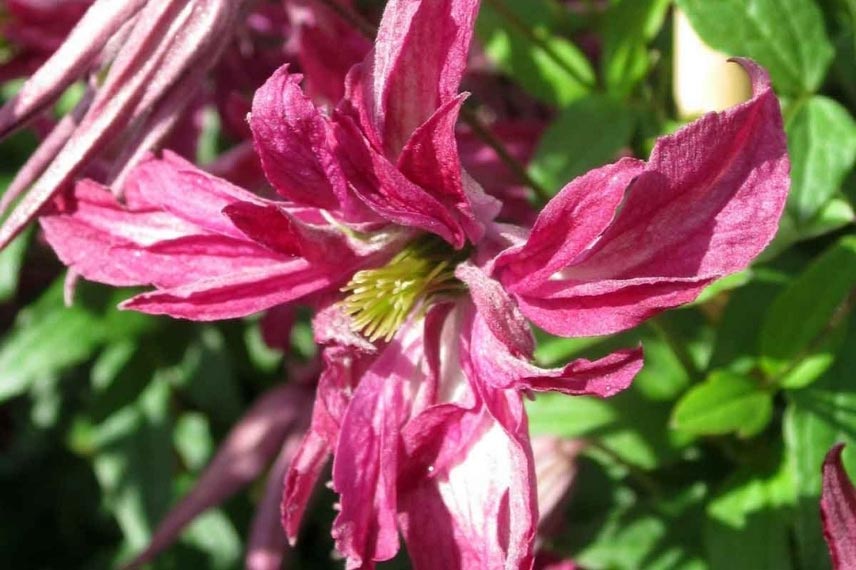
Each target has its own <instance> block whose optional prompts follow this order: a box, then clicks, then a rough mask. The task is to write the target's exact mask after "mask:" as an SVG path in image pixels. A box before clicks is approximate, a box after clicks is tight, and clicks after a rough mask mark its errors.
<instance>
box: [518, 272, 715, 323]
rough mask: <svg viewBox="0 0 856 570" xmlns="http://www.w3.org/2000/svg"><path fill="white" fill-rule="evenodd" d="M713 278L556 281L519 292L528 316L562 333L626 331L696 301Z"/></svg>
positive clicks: (521, 306)
mask: <svg viewBox="0 0 856 570" xmlns="http://www.w3.org/2000/svg"><path fill="white" fill-rule="evenodd" d="M712 281H713V278H710V277H708V278H701V277H697V278H692V277H691V278H683V279H680V278H669V279H664V278H651V277H647V278H636V279H623V280H604V281H594V282H590V283H586V282H583V283H578V282H575V281H570V282H568V281H559V280H551V281H547V282H545V283H543V284H542V285H540V286H539V287H537V288H535V289H533V290H531V291H528V292H527V293H526V294H520V295H517V296H516V297H517V303H518V305H519V306H520V310H521V311H522V312H523V314H524V315H526V316H527V317H529V318H530V319H531V320H532V321H533V322H534V323H535V324H537V325H538V326H539V327H541V328H543V329H544V330H546V331H548V332H551V333H553V334H556V335H560V336H570V337H576V336H597V335H605V334H611V333H614V332H616V331H622V330H627V329H630V328H633V327H634V326H636V325H638V324H639V323H640V322H642V321H644V320H645V319H647V318H649V317H652V316H654V315H656V314H657V313H659V312H661V311H663V310H664V309H668V308H671V307H676V306H679V305H683V304H685V303H689V302H691V301H693V300H694V299H695V298H696V297H697V296H698V293H699V291H700V290H701V289H703V288H704V287H706V286H707V285H709V284H710V283H711V282H712Z"/></svg>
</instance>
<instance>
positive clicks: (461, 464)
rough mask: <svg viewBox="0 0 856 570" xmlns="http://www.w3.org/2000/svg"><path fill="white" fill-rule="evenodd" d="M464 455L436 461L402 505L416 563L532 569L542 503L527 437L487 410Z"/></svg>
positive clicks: (456, 568) (427, 567)
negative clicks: (445, 464)
mask: <svg viewBox="0 0 856 570" xmlns="http://www.w3.org/2000/svg"><path fill="white" fill-rule="evenodd" d="M481 424H482V426H481V429H480V430H479V432H477V433H476V434H474V435H473V436H471V439H470V443H469V445H468V446H467V448H466V449H465V452H462V453H461V455H460V457H459V461H458V462H456V463H454V464H453V465H451V466H450V467H449V468H447V469H439V468H436V467H433V466H432V469H431V472H430V473H425V474H423V479H422V483H421V484H420V485H418V486H415V487H414V488H412V489H410V490H409V491H408V492H407V493H403V494H402V497H401V504H400V506H399V508H400V511H401V515H400V520H401V526H402V532H403V534H404V538H405V540H406V542H407V551H408V554H409V555H410V559H411V561H412V563H413V566H414V568H416V569H417V570H433V569H435V568H443V569H444V570H445V569H449V570H468V569H470V568H497V569H508V570H511V569H514V570H529V568H530V567H531V564H532V557H531V547H532V545H531V541H532V538H533V535H534V518H536V515H535V511H536V505H535V500H534V496H533V494H532V492H531V489H532V488H533V487H534V485H532V483H533V477H532V475H533V474H532V472H531V463H530V459H529V457H528V454H527V453H526V451H525V450H524V449H523V448H522V446H521V445H520V443H519V442H517V441H516V440H515V439H514V438H512V437H510V436H509V435H508V434H507V433H506V431H505V430H504V429H503V428H502V426H501V425H500V424H499V422H497V421H496V420H494V419H492V418H489V417H488V416H483V421H482V422H481Z"/></svg>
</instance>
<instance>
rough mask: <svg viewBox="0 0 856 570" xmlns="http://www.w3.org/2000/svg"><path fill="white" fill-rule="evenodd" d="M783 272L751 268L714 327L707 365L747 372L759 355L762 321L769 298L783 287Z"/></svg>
mask: <svg viewBox="0 0 856 570" xmlns="http://www.w3.org/2000/svg"><path fill="white" fill-rule="evenodd" d="M786 281H787V277H786V276H785V275H784V274H779V273H775V272H772V271H769V270H753V272H752V281H751V282H750V283H748V284H747V285H746V286H744V287H741V288H740V289H737V290H736V291H734V292H733V293H732V294H731V296H730V298H729V299H728V304H727V305H726V306H725V310H724V311H723V313H722V317H721V319H720V321H719V324H718V326H717V328H716V341H715V342H714V345H713V354H712V355H711V357H710V364H709V368H710V369H711V370H712V369H716V368H728V369H729V370H734V371H735V372H744V373H746V372H749V370H751V369H752V367H753V366H754V365H755V361H756V360H757V358H758V350H759V347H758V335H759V334H760V331H761V322H762V321H763V319H764V314H765V313H766V311H767V307H769V305H770V303H771V302H772V299H774V298H775V297H776V295H777V294H778V293H779V291H781V290H782V288H783V287H784V286H785V283H786Z"/></svg>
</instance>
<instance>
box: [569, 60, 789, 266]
mask: <svg viewBox="0 0 856 570" xmlns="http://www.w3.org/2000/svg"><path fill="white" fill-rule="evenodd" d="M738 61H739V63H740V64H741V65H743V67H744V68H745V69H746V71H747V72H748V73H749V75H750V77H751V78H752V82H753V88H754V91H755V94H754V96H753V97H752V99H751V100H750V101H747V102H746V103H743V104H741V105H738V106H737V107H734V108H732V109H729V110H728V111H725V112H723V113H711V114H708V115H705V116H704V117H702V118H701V119H699V120H697V121H695V122H693V123H690V124H689V125H688V126H686V127H684V128H683V129H681V130H680V131H678V132H677V133H675V134H674V135H670V136H666V137H663V138H662V139H660V140H659V141H658V142H657V144H656V145H655V146H654V150H653V151H652V153H651V159H650V161H649V163H648V165H647V166H646V169H645V173H644V174H643V175H641V176H640V177H639V178H638V180H637V181H636V184H634V186H633V188H632V190H631V191H630V194H629V196H628V198H627V202H626V203H625V204H624V207H623V208H622V210H621V214H620V215H619V216H618V217H617V218H616V220H615V223H613V224H612V225H611V226H610V228H609V229H608V230H607V232H606V233H605V235H604V236H603V238H602V239H601V240H600V242H599V243H598V244H597V246H596V247H595V248H594V250H593V251H592V252H591V254H590V255H589V256H588V258H587V259H586V260H585V261H582V262H581V263H579V264H576V265H575V266H574V267H573V268H572V269H571V271H570V276H571V278H573V279H587V280H588V279H592V278H593V277H596V278H598V279H611V278H626V277H684V278H687V277H696V276H700V277H719V276H722V275H725V274H727V273H732V272H735V271H738V270H740V269H742V268H744V267H745V266H746V265H747V264H748V263H749V262H750V261H751V260H752V259H753V258H754V257H755V256H756V255H758V253H760V252H761V250H763V249H764V247H765V246H766V245H767V243H769V242H770V240H771V239H772V238H773V235H774V234H775V233H776V230H777V228H778V222H779V217H780V215H781V212H782V208H783V207H784V203H785V198H786V197H787V191H788V185H789V178H788V171H789V168H790V163H789V161H788V156H787V146H786V144H785V134H784V131H783V130H782V117H781V112H780V110H779V103H778V99H777V98H776V95H775V94H774V93H773V91H772V89H771V87H770V81H769V77H768V75H767V73H766V71H764V70H763V69H762V68H760V67H758V66H757V65H756V64H755V63H753V62H751V61H749V60H745V59H740V60H738Z"/></svg>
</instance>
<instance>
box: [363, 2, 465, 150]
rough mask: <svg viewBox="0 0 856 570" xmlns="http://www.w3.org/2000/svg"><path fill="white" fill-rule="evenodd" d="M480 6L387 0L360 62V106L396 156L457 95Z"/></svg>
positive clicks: (367, 124)
mask: <svg viewBox="0 0 856 570" xmlns="http://www.w3.org/2000/svg"><path fill="white" fill-rule="evenodd" d="M478 6H479V2H478V0H437V1H433V2H421V1H419V0H392V1H391V2H388V3H387V5H386V9H385V10H384V14H383V18H382V19H381V23H380V28H379V30H378V33H377V38H376V40H375V46H374V50H373V51H372V52H371V53H370V54H369V56H368V57H367V58H366V61H365V62H364V63H363V66H364V68H365V75H364V78H363V82H362V87H363V90H364V92H365V94H364V95H363V98H364V104H365V106H366V108H365V109H364V110H361V114H363V115H364V117H365V121H366V122H365V123H364V127H365V128H366V129H367V130H369V131H370V132H372V131H373V132H374V133H376V137H377V138H378V140H381V141H383V150H384V152H385V153H386V155H387V156H391V157H396V156H397V155H398V153H399V152H400V150H401V149H402V148H403V147H404V145H405V143H406V142H407V139H408V138H410V135H411V134H412V133H413V131H414V130H416V128H417V127H419V125H421V124H422V123H424V122H425V121H426V120H428V118H429V117H430V116H431V115H433V114H434V111H436V110H437V109H438V108H440V107H441V106H442V105H444V104H445V103H447V102H448V101H449V100H450V99H452V98H454V97H455V96H456V95H457V92H458V85H459V84H460V81H461V76H462V75H463V72H464V68H465V67H466V62H467V53H468V51H469V45H470V39H471V37H472V33H473V26H474V24H475V18H476V14H477V13H478ZM370 138H374V137H370Z"/></svg>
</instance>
